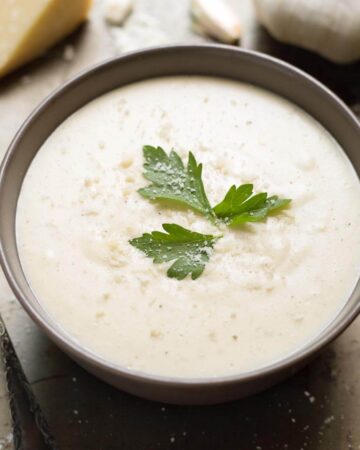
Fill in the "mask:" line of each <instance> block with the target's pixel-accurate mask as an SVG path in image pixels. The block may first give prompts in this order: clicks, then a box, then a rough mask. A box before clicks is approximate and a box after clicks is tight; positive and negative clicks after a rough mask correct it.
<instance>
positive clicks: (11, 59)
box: [0, 0, 91, 76]
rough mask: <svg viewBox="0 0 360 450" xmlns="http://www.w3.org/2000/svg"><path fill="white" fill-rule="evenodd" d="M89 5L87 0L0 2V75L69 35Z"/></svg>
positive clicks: (1, 0) (80, 20) (9, 0)
mask: <svg viewBox="0 0 360 450" xmlns="http://www.w3.org/2000/svg"><path fill="white" fill-rule="evenodd" d="M90 5H91V0H0V76H3V75H5V74H7V73H8V72H10V71H12V70H14V69H16V68H18V67H19V66H21V65H22V64H24V63H26V62H28V61H30V60H32V59H34V58H36V57H37V56H39V55H41V54H42V53H43V52H45V51H46V50H47V49H48V48H50V47H51V46H52V45H54V44H55V43H56V42H58V41H59V40H60V39H62V38H63V37H65V36H67V35H69V34H70V33H71V32H73V31H74V30H75V28H76V27H77V26H78V25H80V23H81V22H83V21H84V20H85V19H86V17H87V13H88V11H89V8H90Z"/></svg>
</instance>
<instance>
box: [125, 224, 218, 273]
mask: <svg viewBox="0 0 360 450" xmlns="http://www.w3.org/2000/svg"><path fill="white" fill-rule="evenodd" d="M162 227H163V229H164V230H165V231H166V233H163V232H161V231H153V232H152V233H145V234H143V235H142V236H141V237H138V238H135V239H132V240H131V241H130V244H131V245H133V246H134V247H136V248H137V249H139V250H141V251H143V252H144V253H145V255H146V256H149V257H151V258H153V261H154V263H155V264H159V263H163V262H167V261H173V260H175V262H174V263H173V264H172V265H171V266H170V268H169V269H168V271H167V275H168V277H170V278H176V279H178V280H183V279H184V278H185V277H186V276H187V275H188V274H191V278H192V279H193V280H195V279H196V278H198V277H199V276H200V275H201V274H202V273H203V271H204V269H205V264H206V263H207V262H208V261H209V259H210V255H211V253H212V249H213V247H214V244H215V242H216V241H217V240H218V239H219V238H220V237H221V236H213V235H209V234H202V233H196V232H195V231H190V230H187V229H186V228H183V227H181V226H180V225H176V224H174V223H165V224H163V226H162Z"/></svg>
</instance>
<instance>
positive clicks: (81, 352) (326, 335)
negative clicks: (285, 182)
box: [0, 44, 360, 387]
mask: <svg viewBox="0 0 360 450" xmlns="http://www.w3.org/2000/svg"><path fill="white" fill-rule="evenodd" d="M194 49H199V50H200V51H201V49H202V50H203V51H206V50H208V51H211V50H217V51H227V52H230V53H242V54H244V55H246V56H247V57H248V58H250V59H255V60H259V61H262V62H263V63H264V64H270V65H276V66H278V67H280V68H282V69H283V70H285V71H286V72H288V73H291V74H292V75H294V77H295V78H296V79H298V78H303V79H304V78H305V79H306V81H307V82H308V83H310V84H312V85H313V87H314V88H316V89H317V90H318V91H322V94H324V95H325V96H326V97H327V98H328V99H329V101H332V102H333V103H335V105H336V106H337V107H338V108H340V109H341V112H342V114H343V115H344V116H345V117H346V119H347V120H348V121H350V122H352V125H354V126H355V127H356V128H357V129H358V130H359V136H360V123H359V121H358V120H357V118H356V116H355V115H354V114H353V113H352V112H351V110H350V109H349V108H348V107H347V106H346V105H345V103H344V102H343V101H342V100H341V99H339V98H338V97H337V95H335V94H334V93H333V92H332V91H331V90H330V89H328V88H327V87H326V86H324V85H323V84H322V83H321V82H319V81H318V80H317V79H315V78H314V77H312V76H311V75H309V74H307V73H306V72H304V71H303V70H301V69H298V68H297V67H295V66H293V65H291V64H289V63H287V62H285V61H282V60H280V59H278V58H275V57H273V56H269V55H267V54H264V53H261V52H257V51H254V50H247V49H243V48H239V47H232V46H229V45H223V44H184V45H164V46H156V47H149V48H146V49H141V50H135V51H131V52H126V53H124V54H122V55H120V56H117V57H113V58H109V59H106V60H105V61H102V62H100V63H97V64H95V65H93V66H92V67H90V68H88V69H85V70H83V71H81V72H80V73H78V74H77V75H75V76H74V77H72V78H71V79H69V80H68V81H66V82H65V83H63V84H61V85H60V86H59V87H58V88H56V89H55V90H54V91H52V92H51V93H50V94H49V95H47V96H46V97H45V99H44V100H42V101H41V102H40V103H39V105H38V106H37V107H36V108H35V109H34V110H33V112H32V113H31V114H30V115H29V116H28V117H27V119H26V120H25V121H24V122H23V124H22V125H21V127H20V129H19V130H18V131H17V133H16V134H15V137H14V138H13V140H12V141H11V143H10V145H9V147H8V149H7V151H6V153H5V155H4V158H3V161H2V163H1V166H0V190H2V189H3V185H4V182H5V175H6V172H7V170H8V167H9V165H10V163H11V160H12V158H13V156H14V154H15V153H16V151H17V146H18V142H19V141H21V139H22V136H23V135H24V133H25V131H26V130H28V129H29V128H30V127H31V126H32V123H33V122H34V121H35V120H36V118H37V117H38V116H39V115H40V114H41V113H42V112H43V111H44V110H46V109H47V108H48V107H49V105H51V104H52V103H53V102H54V101H55V100H56V99H57V98H58V97H61V96H62V95H63V94H64V93H65V92H67V91H68V90H69V89H71V88H73V87H74V86H75V85H77V84H78V83H81V82H82V81H83V80H84V79H86V78H88V77H91V76H93V75H94V74H96V73H98V74H100V73H101V72H102V71H103V70H104V69H106V68H108V67H109V66H112V65H118V64H122V63H123V61H126V60H129V59H132V58H134V57H136V58H138V57H141V56H142V55H144V54H146V55H151V54H154V53H155V54H156V53H159V52H161V53H167V52H170V53H171V52H176V51H179V50H190V51H191V50H194ZM205 76H206V75H205ZM209 76H211V75H209ZM146 78H147V77H144V79H146ZM219 78H222V77H221V76H219ZM128 84H130V83H128ZM263 89H265V88H263ZM108 92H110V91H108ZM277 95H279V94H277ZM89 101H92V100H89ZM85 104H86V103H85ZM329 132H330V133H331V131H330V130H329ZM348 159H349V157H348ZM349 161H350V159H349ZM350 162H351V161H350ZM30 164H31V163H30ZM351 165H352V166H353V164H352V162H351ZM22 182H23V180H22ZM18 198H19V196H17V200H18ZM14 232H15V231H14ZM5 241H6V239H4V238H3V236H2V233H0V263H1V266H2V269H3V271H4V274H5V277H6V279H7V281H8V283H9V285H10V287H11V289H12V291H13V293H14V294H15V296H16V298H17V299H18V301H19V302H20V304H21V305H22V306H23V308H24V309H25V311H26V312H27V313H28V314H29V316H30V317H31V318H32V319H33V320H34V322H35V323H36V324H37V325H38V326H39V327H40V328H41V329H42V330H43V331H44V332H45V333H46V334H47V335H48V336H49V337H50V338H51V339H52V340H54V341H55V342H56V344H57V345H59V346H60V347H61V348H62V349H65V350H66V351H67V352H68V353H69V354H70V355H72V356H74V357H75V359H78V360H80V361H82V362H84V363H85V364H89V365H91V366H93V365H95V366H96V367H97V368H101V369H103V370H105V371H106V372H107V373H109V374H112V375H116V376H120V375H121V376H122V377H126V378H128V379H137V380H138V381H143V382H151V383H156V384H166V385H169V386H170V385H174V386H182V385H187V386H191V387H200V386H204V385H213V386H217V385H224V384H227V385H229V384H233V383H239V382H247V381H252V380H255V379H259V378H262V377H268V376H271V375H275V374H278V373H280V372H282V371H284V370H286V369H290V368H292V367H294V366H297V365H301V364H302V363H304V362H305V361H306V360H309V359H310V358H311V357H312V356H314V355H315V354H316V353H317V352H318V351H319V350H320V349H321V348H323V347H324V346H326V345H327V344H329V343H330V342H331V341H332V340H334V339H335V338H336V337H337V336H338V335H339V334H340V333H341V332H343V331H344V330H345V329H346V328H347V327H348V326H349V325H350V324H351V323H352V322H353V320H354V319H355V318H356V317H357V316H358V315H359V314H360V301H358V302H357V303H356V304H355V305H354V306H353V307H352V309H351V310H350V311H348V313H347V314H346V315H345V316H344V317H343V318H342V319H341V320H340V321H339V322H338V323H335V320H336V318H337V317H338V316H339V315H340V313H341V311H342V309H341V310H339V312H338V313H337V316H335V317H334V318H333V319H332V321H331V322H329V323H328V324H327V325H326V326H325V328H324V329H321V330H320V331H319V335H316V336H314V337H313V338H312V339H311V340H310V341H309V342H308V343H307V344H304V345H303V346H301V347H300V348H298V349H297V350H295V351H293V352H292V353H290V354H288V355H287V356H286V357H284V358H281V359H278V360H276V361H275V362H273V363H270V364H267V365H265V366H262V367H260V368H257V369H254V370H250V371H246V372H240V373H238V374H236V373H235V374H232V375H222V376H206V377H180V376H167V375H157V374H154V373H149V372H142V371H139V370H133V369H129V368H127V367H125V366H121V365H119V364H115V363H112V362H110V361H108V360H106V359H105V358H103V357H101V356H99V355H97V354H96V353H94V352H92V351H91V350H89V349H87V348H86V347H84V346H82V345H81V344H80V343H79V342H78V341H77V340H75V338H73V337H72V336H71V335H70V333H68V332H67V331H66V330H64V329H62V328H61V327H60V326H59V325H57V324H56V322H55V320H54V319H53V318H52V317H50V315H48V313H47V312H46V311H45V309H43V308H42V306H41V303H40V302H39V306H40V307H39V308H37V307H36V306H35V305H34V304H33V302H32V301H31V300H29V299H28V298H27V297H26V296H25V295H23V293H22V290H21V288H20V283H18V280H17V277H16V275H14V273H13V271H12V269H11V267H10V263H9V261H8V260H9V259H10V258H8V256H7V254H6V251H5V250H4V249H5V248H6V242H5ZM16 248H17V246H16ZM24 277H25V278H26V276H25V274H24ZM357 283H358V284H359V279H358V282H357ZM28 284H29V283H28ZM30 289H31V287H30ZM354 289H355V287H354ZM354 289H353V290H352V291H351V293H350V294H349V298H350V297H351V295H352V293H353V292H354ZM31 291H32V289H31ZM32 293H33V295H34V297H35V298H37V297H36V295H35V293H34V292H33V291H32ZM346 303H347V302H345V303H344V305H343V308H344V307H345V305H346Z"/></svg>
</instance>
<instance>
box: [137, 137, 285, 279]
mask: <svg viewBox="0 0 360 450" xmlns="http://www.w3.org/2000/svg"><path fill="white" fill-rule="evenodd" d="M143 153H144V160H145V162H144V169H145V172H144V174H143V175H144V177H145V178H146V179H147V180H149V181H150V182H151V184H150V185H148V186H146V187H144V188H141V189H139V191H138V192H139V193H140V194H141V195H142V196H143V197H145V198H148V199H150V200H155V201H159V200H160V201H161V200H172V201H175V202H179V203H181V204H183V205H186V206H188V207H190V208H192V209H194V210H195V211H197V212H199V213H200V214H202V215H204V216H205V217H207V218H208V219H209V220H210V221H211V222H212V223H213V224H215V225H218V224H220V223H224V224H226V225H228V226H238V225H243V224H245V223H247V222H259V221H261V220H264V219H265V218H266V217H267V216H268V215H269V214H270V213H272V212H274V211H279V210H280V209H282V208H285V207H286V206H288V205H289V203H290V202H291V200H290V199H287V198H286V199H282V198H279V197H278V196H277V195H273V196H270V197H269V196H268V194H267V193H266V192H260V193H258V194H254V192H253V185H252V184H243V185H241V186H239V187H236V186H235V185H233V186H231V187H230V189H229V190H228V192H227V193H226V195H225V197H224V199H223V200H222V201H221V202H220V203H218V204H217V205H216V206H215V207H214V208H212V207H211V205H210V202H209V200H208V198H207V195H206V192H205V188H204V183H203V180H202V164H198V163H197V161H196V159H195V156H194V155H193V154H192V153H191V152H189V155H188V161H187V165H186V167H185V165H184V163H183V161H182V160H181V158H180V156H179V155H178V154H177V153H176V152H175V151H174V150H172V151H171V152H170V153H169V154H166V152H165V151H164V150H163V149H162V148H161V147H152V146H150V145H145V146H144V147H143ZM162 227H163V229H164V231H166V233H163V232H161V231H153V232H151V233H145V234H143V235H142V236H141V237H138V238H135V239H132V240H130V241H129V242H130V244H131V245H132V246H134V247H136V248H137V249H139V250H141V251H142V252H144V253H145V255H146V256H149V257H151V258H153V261H154V263H163V262H168V261H174V260H175V262H173V264H172V265H171V266H170V268H169V269H168V271H167V275H168V276H169V277H170V278H176V279H178V280H182V279H184V278H185V277H186V276H187V275H189V274H191V278H192V279H193V280H195V279H196V278H198V277H199V276H200V275H201V274H202V273H203V271H204V268H205V264H206V263H207V262H208V261H209V259H210V255H211V253H212V251H213V247H214V245H215V243H216V241H217V240H218V239H220V238H221V237H222V236H214V235H206V234H202V233H197V232H194V231H191V230H187V229H186V228H183V227H181V226H180V225H177V224H163V226H162Z"/></svg>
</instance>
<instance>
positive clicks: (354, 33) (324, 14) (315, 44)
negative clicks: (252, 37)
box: [254, 0, 360, 63]
mask: <svg viewBox="0 0 360 450" xmlns="http://www.w3.org/2000/svg"><path fill="white" fill-rule="evenodd" d="M254 4H255V9H256V13H257V17H258V19H259V21H260V22H261V24H263V25H264V26H265V28H267V30H268V31H269V33H270V34H271V35H272V36H274V37H275V38H276V39H278V40H279V41H282V42H286V43H289V44H294V45H298V46H300V47H304V48H307V49H309V50H313V51H315V52H317V53H320V54H321V55H322V56H324V57H325V58H328V59H330V60H331V61H333V62H337V63H349V62H352V61H355V60H356V59H358V58H360V0H254Z"/></svg>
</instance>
